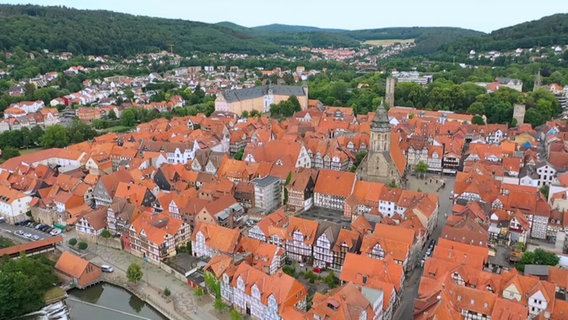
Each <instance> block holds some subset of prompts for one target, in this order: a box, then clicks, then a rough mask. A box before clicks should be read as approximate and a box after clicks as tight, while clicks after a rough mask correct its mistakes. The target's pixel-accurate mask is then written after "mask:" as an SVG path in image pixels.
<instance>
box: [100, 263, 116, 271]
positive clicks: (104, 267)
mask: <svg viewBox="0 0 568 320" xmlns="http://www.w3.org/2000/svg"><path fill="white" fill-rule="evenodd" d="M101 271H102V272H113V271H114V269H113V268H112V266H109V265H108V264H103V265H101Z"/></svg>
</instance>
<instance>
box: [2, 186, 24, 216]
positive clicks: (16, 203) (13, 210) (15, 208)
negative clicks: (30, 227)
mask: <svg viewBox="0 0 568 320" xmlns="http://www.w3.org/2000/svg"><path fill="white" fill-rule="evenodd" d="M31 201H32V197H31V196H30V195H27V194H25V193H23V192H20V191H17V190H14V189H11V188H7V187H5V186H0V216H1V217H4V218H5V219H6V221H7V222H9V223H15V222H18V221H21V220H25V219H26V212H28V211H29V210H30V202H31Z"/></svg>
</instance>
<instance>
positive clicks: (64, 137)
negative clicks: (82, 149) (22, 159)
mask: <svg viewBox="0 0 568 320" xmlns="http://www.w3.org/2000/svg"><path fill="white" fill-rule="evenodd" d="M39 142H40V144H41V145H42V146H43V147H45V148H63V147H66V146H68V145H69V135H68V133H67V130H66V129H65V127H63V126H62V125H59V124H56V125H53V126H50V127H47V129H45V132H44V134H43V135H42V136H41V138H40V139H39Z"/></svg>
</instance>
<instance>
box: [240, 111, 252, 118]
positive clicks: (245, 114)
mask: <svg viewBox="0 0 568 320" xmlns="http://www.w3.org/2000/svg"><path fill="white" fill-rule="evenodd" d="M249 116H250V114H249V112H248V111H247V110H245V111H243V114H242V115H241V118H248V117H249Z"/></svg>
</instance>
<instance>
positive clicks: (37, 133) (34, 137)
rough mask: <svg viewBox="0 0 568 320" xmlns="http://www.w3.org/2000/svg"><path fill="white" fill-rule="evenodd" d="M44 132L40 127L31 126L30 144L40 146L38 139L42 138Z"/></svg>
mask: <svg viewBox="0 0 568 320" xmlns="http://www.w3.org/2000/svg"><path fill="white" fill-rule="evenodd" d="M43 134H44V131H43V129H42V128H41V127H40V126H33V127H32V129H31V130H30V140H31V142H32V143H33V144H34V145H36V146H38V145H39V144H40V142H39V139H40V138H41V136H43Z"/></svg>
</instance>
